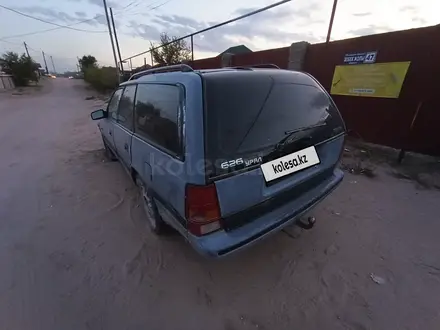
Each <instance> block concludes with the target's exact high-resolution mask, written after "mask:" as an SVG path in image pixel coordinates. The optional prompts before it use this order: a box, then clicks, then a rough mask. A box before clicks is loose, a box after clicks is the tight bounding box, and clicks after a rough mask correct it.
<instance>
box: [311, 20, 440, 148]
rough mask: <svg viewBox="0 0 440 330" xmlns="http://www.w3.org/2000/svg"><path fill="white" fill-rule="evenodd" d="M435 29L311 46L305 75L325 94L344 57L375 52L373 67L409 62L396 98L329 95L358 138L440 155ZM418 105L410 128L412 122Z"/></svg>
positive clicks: (439, 54)
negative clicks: (382, 63)
mask: <svg viewBox="0 0 440 330" xmlns="http://www.w3.org/2000/svg"><path fill="white" fill-rule="evenodd" d="M435 40H440V26H439V25H437V26H433V27H427V28H420V29H412V30H406V31H398V32H391V33H384V34H377V35H371V36H365V37H360V38H354V39H348V40H341V41H335V42H331V43H329V44H328V45H326V44H314V45H311V46H310V47H309V49H308V50H307V55H306V60H305V71H307V72H310V73H311V74H312V75H313V76H315V77H316V78H317V79H318V80H319V81H320V82H321V84H322V85H323V86H324V87H325V88H326V89H327V90H330V87H331V81H332V78H333V72H334V68H335V66H336V65H341V64H343V58H344V54H346V53H357V52H366V51H374V50H377V51H378V54H377V63H380V62H401V61H411V66H410V68H409V71H408V74H407V76H406V79H405V82H404V84H403V87H402V91H401V93H400V97H399V98H398V99H385V98H368V97H355V96H340V95H334V96H333V98H334V100H335V102H336V104H337V105H338V107H339V109H340V111H341V113H342V115H343V117H344V119H345V121H346V123H347V126H348V128H349V129H351V130H352V134H353V135H358V136H360V137H362V138H363V139H365V140H367V141H369V142H373V143H378V144H383V145H388V146H392V147H395V148H407V149H408V150H413V151H417V152H422V153H427V154H434V155H440V130H439V129H438V127H437V126H439V123H440V109H439V104H438V103H439V102H436V101H435V99H436V98H435V96H436V94H437V93H439V89H440V83H439V77H440V60H439V59H440V43H439V42H435ZM420 102H423V103H422V107H421V109H420V113H419V116H418V117H417V119H416V121H415V125H414V129H413V131H412V133H411V134H409V127H410V125H411V121H412V118H413V116H414V113H415V111H416V109H417V106H418V104H419V103H420Z"/></svg>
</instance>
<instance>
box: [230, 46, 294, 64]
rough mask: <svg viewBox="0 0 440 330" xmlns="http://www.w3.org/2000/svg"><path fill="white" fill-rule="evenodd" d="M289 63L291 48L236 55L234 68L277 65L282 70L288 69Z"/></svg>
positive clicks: (233, 61)
mask: <svg viewBox="0 0 440 330" xmlns="http://www.w3.org/2000/svg"><path fill="white" fill-rule="evenodd" d="M288 62H289V47H283V48H276V49H269V50H262V51H258V52H252V53H246V54H239V55H235V56H234V57H233V58H232V65H233V66H246V65H255V64H275V65H278V66H279V67H280V68H281V69H287V65H288Z"/></svg>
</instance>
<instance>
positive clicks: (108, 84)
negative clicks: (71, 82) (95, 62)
mask: <svg viewBox="0 0 440 330" xmlns="http://www.w3.org/2000/svg"><path fill="white" fill-rule="evenodd" d="M84 80H85V81H87V82H88V83H89V84H90V85H92V87H93V88H95V89H96V90H98V91H100V92H105V91H109V90H114V89H115V88H116V87H118V85H119V82H118V77H117V75H116V69H115V68H112V67H102V68H98V67H89V68H87V69H86V70H85V72H84Z"/></svg>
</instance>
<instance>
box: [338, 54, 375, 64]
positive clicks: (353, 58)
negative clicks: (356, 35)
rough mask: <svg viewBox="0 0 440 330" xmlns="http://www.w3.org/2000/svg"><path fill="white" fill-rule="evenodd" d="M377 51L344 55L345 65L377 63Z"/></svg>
mask: <svg viewBox="0 0 440 330" xmlns="http://www.w3.org/2000/svg"><path fill="white" fill-rule="evenodd" d="M376 57H377V51H374V52H365V53H351V54H345V55H344V64H371V63H375V62H376Z"/></svg>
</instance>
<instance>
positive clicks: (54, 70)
mask: <svg viewBox="0 0 440 330" xmlns="http://www.w3.org/2000/svg"><path fill="white" fill-rule="evenodd" d="M50 60H51V61H52V66H53V73H55V74H57V70H56V69H55V64H54V63H53V57H52V55H50Z"/></svg>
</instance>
